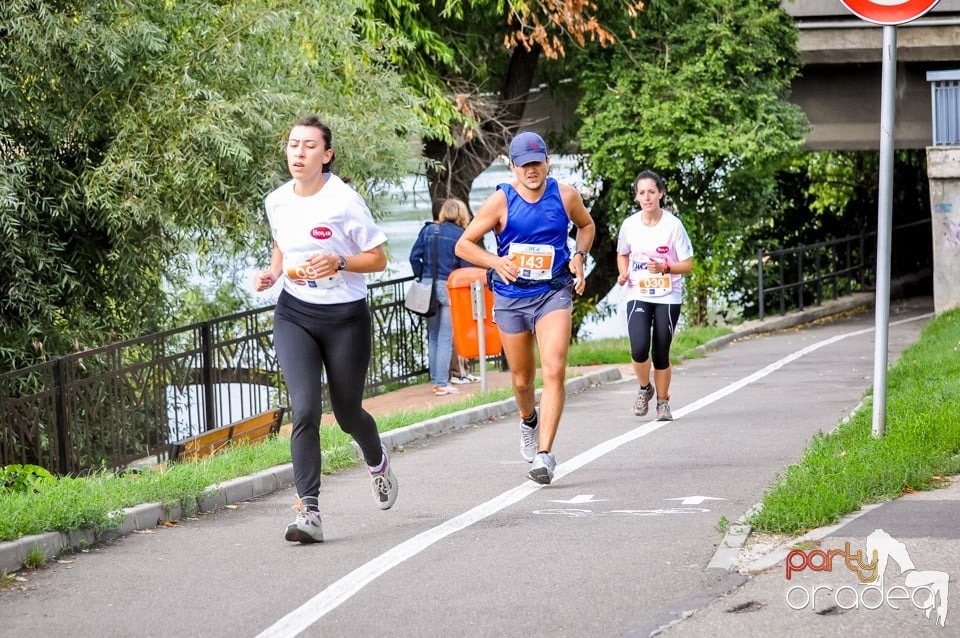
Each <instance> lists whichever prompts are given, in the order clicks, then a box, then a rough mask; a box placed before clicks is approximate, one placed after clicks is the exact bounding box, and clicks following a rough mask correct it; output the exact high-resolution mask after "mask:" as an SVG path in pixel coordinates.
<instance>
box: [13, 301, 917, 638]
mask: <svg viewBox="0 0 960 638" xmlns="http://www.w3.org/2000/svg"><path fill="white" fill-rule="evenodd" d="M930 310H931V308H930V307H929V299H926V300H920V301H919V302H918V301H913V302H909V303H900V304H894V305H893V307H892V308H891V321H892V322H893V323H892V325H891V328H890V335H889V347H890V360H891V362H892V361H894V360H895V358H896V356H897V355H898V354H899V353H900V352H901V351H902V349H903V348H905V347H906V346H908V345H909V344H910V343H912V342H913V341H914V340H915V339H916V338H917V336H918V334H919V331H920V329H921V327H922V325H923V323H924V319H923V317H925V316H928V313H929V312H930ZM873 350H874V341H873V315H872V314H871V313H862V314H859V315H855V316H852V317H848V318H844V319H840V320H836V321H832V322H829V323H823V324H819V325H809V326H806V327H804V328H802V329H797V330H789V331H783V332H779V333H774V334H770V335H766V336H763V337H757V338H748V339H744V340H741V341H737V342H734V343H731V344H728V345H726V346H724V347H722V348H720V349H719V350H717V351H715V352H712V353H710V354H709V355H708V356H707V357H706V358H704V359H699V360H692V361H689V362H687V363H685V364H684V365H682V366H680V367H678V368H676V369H675V371H674V383H673V388H672V392H673V401H672V405H673V409H674V415H675V417H676V420H675V421H674V422H672V423H666V424H665V423H658V422H654V421H652V420H651V417H650V416H648V417H646V418H643V419H638V418H636V417H634V416H632V414H631V413H630V405H631V403H632V400H633V396H634V394H635V391H636V384H635V381H634V380H633V379H625V380H624V381H623V382H619V383H610V384H606V385H602V386H597V387H593V388H590V389H588V390H585V391H583V392H580V393H578V394H575V395H572V396H569V397H568V403H567V409H566V412H565V414H564V417H563V421H562V423H561V427H560V432H559V436H558V438H557V443H556V447H555V451H556V453H557V458H558V461H559V462H560V464H561V465H560V466H559V467H558V475H557V478H556V480H555V482H554V484H553V485H551V486H547V487H542V486H538V485H536V484H534V483H531V482H529V481H527V480H525V479H524V475H525V472H526V470H527V468H528V465H527V464H526V463H524V462H523V461H522V460H521V459H520V454H519V449H518V447H519V442H518V436H517V433H516V423H515V421H514V420H513V419H512V418H507V419H503V420H500V421H496V422H483V423H477V424H474V425H472V426H470V427H468V428H465V429H462V430H459V431H456V432H454V433H449V434H444V435H442V436H438V437H433V438H429V439H425V440H422V441H418V442H414V443H411V444H408V445H407V446H406V447H405V448H404V449H403V450H402V451H398V452H396V453H395V454H394V456H393V460H394V468H395V471H396V473H397V476H398V479H399V481H400V486H401V491H400V497H399V500H398V501H397V504H396V506H395V507H394V508H393V509H392V510H389V511H386V512H382V511H380V510H378V509H377V508H376V506H375V505H374V503H373V500H372V497H371V496H370V495H369V491H368V489H369V485H368V484H369V479H368V478H367V476H366V473H365V471H363V470H350V471H344V472H339V473H337V474H334V475H331V476H328V477H325V480H324V486H323V489H322V492H321V507H322V513H323V516H324V532H325V536H326V538H327V541H326V542H325V543H323V544H320V545H310V546H300V545H295V544H290V543H286V542H284V541H283V536H282V535H283V528H284V525H285V524H286V523H287V522H288V520H290V519H292V516H293V511H292V510H291V509H290V507H291V504H292V502H293V490H292V488H288V489H284V490H282V491H280V492H278V493H275V494H270V495H268V496H264V497H261V498H257V499H254V500H251V501H247V502H243V503H239V504H237V507H236V509H225V510H219V511H217V512H215V513H212V514H207V515H202V516H201V517H200V518H198V519H196V520H188V521H184V522H182V523H180V524H178V525H176V526H174V527H170V528H158V529H156V530H148V531H147V532H146V533H134V534H132V535H129V536H126V537H123V538H121V539H120V540H118V541H117V542H116V543H114V544H112V545H108V546H104V547H99V548H96V549H94V550H91V551H89V552H84V553H81V554H77V555H73V556H69V557H67V558H66V559H65V560H64V561H62V562H60V563H55V564H54V565H53V566H52V567H51V568H49V569H46V570H43V571H41V572H40V573H38V574H37V575H34V576H32V577H31V578H30V581H29V586H28V587H27V588H26V590H25V591H7V592H2V593H0V618H2V621H0V634H2V635H10V636H18V637H28V636H49V635H95V636H133V635H138V636H260V635H262V636H293V635H298V634H299V635H303V636H324V637H328V636H367V635H375V634H379V633H383V632H387V633H390V634H393V635H399V636H441V635H469V636H547V635H550V636H607V635H635V636H647V635H649V634H650V633H651V632H652V631H655V630H656V629H657V628H658V627H662V626H664V625H666V624H667V623H670V622H671V621H674V620H676V619H677V618H680V617H681V616H682V615H683V614H684V613H686V612H689V611H690V610H694V609H698V608H701V607H704V606H705V605H707V603H709V602H710V601H711V600H715V599H716V598H717V597H718V596H719V595H721V594H722V593H723V592H725V591H728V590H729V589H730V588H731V587H733V586H734V585H737V584H739V583H742V581H743V580H744V577H742V576H740V575H739V574H737V573H736V572H731V571H725V570H717V569H707V565H708V564H709V563H710V561H711V559H712V558H713V556H714V554H715V552H716V549H717V546H718V544H719V543H720V542H721V540H722V538H723V536H722V534H721V533H720V531H718V523H720V521H721V519H722V518H725V519H726V520H728V521H733V520H736V519H737V518H739V517H741V516H742V515H743V514H744V513H745V512H746V511H747V510H749V509H750V508H751V507H752V506H753V505H754V504H756V503H757V502H758V501H759V500H760V498H761V496H762V494H763V491H764V490H765V489H766V488H767V487H768V486H769V485H770V484H771V482H772V481H773V480H774V479H775V477H776V476H777V474H778V473H780V472H782V471H783V469H784V468H785V467H786V466H788V465H789V464H790V463H792V462H794V461H796V460H797V459H799V457H800V456H801V454H802V452H803V450H804V448H805V447H806V445H807V443H808V442H809V440H810V438H811V436H813V435H814V434H815V433H816V432H818V431H821V430H829V429H831V428H833V427H834V426H835V425H836V424H837V422H838V421H839V420H840V419H842V418H843V417H844V416H846V415H848V414H850V412H851V411H852V410H853V409H854V408H855V407H856V406H857V405H858V403H859V401H860V398H861V397H862V395H863V393H864V391H865V390H866V389H869V388H870V387H871V376H872V367H873V364H872V361H873ZM680 626H681V627H682V624H681V625H680ZM707 631H708V630H707ZM691 635H700V634H691ZM702 635H708V634H702Z"/></svg>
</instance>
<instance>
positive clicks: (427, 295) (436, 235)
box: [403, 224, 440, 317]
mask: <svg viewBox="0 0 960 638" xmlns="http://www.w3.org/2000/svg"><path fill="white" fill-rule="evenodd" d="M439 255H440V224H436V225H435V226H434V228H433V279H432V280H431V281H430V285H429V286H428V285H427V284H425V283H423V280H422V279H415V280H414V281H412V282H411V283H410V287H409V288H407V294H406V295H405V296H404V298H403V305H404V307H405V308H406V309H407V310H409V311H410V312H413V313H416V314H418V315H420V316H422V317H432V316H433V315H435V314H437V310H438V309H439V304H438V302H437V264H438V260H439Z"/></svg>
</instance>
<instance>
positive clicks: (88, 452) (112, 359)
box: [0, 277, 428, 475]
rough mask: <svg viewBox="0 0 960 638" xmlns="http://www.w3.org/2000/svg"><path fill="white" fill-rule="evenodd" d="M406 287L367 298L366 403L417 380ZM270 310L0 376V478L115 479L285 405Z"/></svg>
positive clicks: (384, 288)
mask: <svg viewBox="0 0 960 638" xmlns="http://www.w3.org/2000/svg"><path fill="white" fill-rule="evenodd" d="M411 279H412V277H406V278H402V279H394V280H389V281H383V282H379V283H371V284H370V286H369V293H368V301H369V304H370V310H371V315H372V320H373V328H372V331H373V351H372V355H371V358H370V368H369V371H368V376H367V386H366V392H367V394H368V395H375V394H380V393H382V392H386V391H388V390H390V389H392V388H394V387H397V386H402V385H406V384H409V383H411V382H413V381H416V380H419V379H420V378H422V377H423V375H424V374H427V373H428V366H427V346H426V320H424V319H423V318H421V317H419V316H417V315H413V314H411V313H410V312H408V311H406V310H405V309H404V307H403V297H404V289H405V284H406V283H407V282H409V281H410V280H411ZM273 308H274V307H273V306H269V307H265V308H258V309H255V310H250V311H246V312H240V313H236V314H232V315H229V316H225V317H219V318H217V319H213V320H211V321H206V322H201V323H197V324H193V325H190V326H186V327H183V328H177V329H174V330H168V331H165V332H161V333H156V334H151V335H147V336H144V337H140V338H137V339H131V340H127V341H122V342H118V343H114V344H110V345H107V346H103V347H101V348H95V349H92V350H87V351H84V352H78V353H75V354H70V355H67V356H64V357H59V358H57V359H53V360H51V361H48V362H45V363H42V364H39V365H34V366H31V367H28V368H23V369H20V370H15V371H12V372H8V373H5V374H2V375H0V466H3V465H8V464H11V463H28V464H35V465H40V466H43V467H45V468H47V469H48V470H50V471H51V472H54V473H56V474H61V475H65V474H79V473H84V472H89V471H91V470H96V469H100V468H106V469H120V468H123V467H126V466H128V465H129V464H131V463H133V462H135V461H137V460H141V459H144V458H148V457H156V459H157V460H161V459H163V458H165V457H166V454H167V448H168V444H169V443H170V442H172V441H177V440H180V439H183V438H186V437H188V436H193V435H195V434H199V433H200V432H203V431H205V430H209V429H213V428H215V427H219V426H221V425H226V424H228V423H231V422H234V421H237V420H239V419H243V418H246V417H249V416H252V415H254V414H257V413H258V412H262V411H264V410H267V409H270V408H271V407H273V406H277V405H289V401H288V397H287V394H286V388H285V386H284V383H283V377H282V374H281V372H280V366H279V364H278V363H277V359H276V353H275V352H274V350H273ZM318 381H319V382H320V383H321V384H322V386H321V387H322V388H323V391H324V393H325V394H326V384H325V382H324V379H323V378H321V379H319V380H318ZM327 405H329V404H328V403H327Z"/></svg>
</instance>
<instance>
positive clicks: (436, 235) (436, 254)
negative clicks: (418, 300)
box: [430, 222, 440, 296]
mask: <svg viewBox="0 0 960 638" xmlns="http://www.w3.org/2000/svg"><path fill="white" fill-rule="evenodd" d="M439 259H440V224H439V223H437V222H434V227H433V279H432V280H431V283H430V287H431V289H432V290H431V294H432V295H434V296H436V294H437V267H438V261H439Z"/></svg>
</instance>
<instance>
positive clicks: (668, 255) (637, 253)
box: [617, 210, 693, 304]
mask: <svg viewBox="0 0 960 638" xmlns="http://www.w3.org/2000/svg"><path fill="white" fill-rule="evenodd" d="M642 215H643V213H634V214H633V215H631V216H630V217H627V218H626V219H625V220H623V224H622V225H621V226H620V235H619V236H618V238H617V253H618V254H620V255H628V257H629V260H630V270H629V276H628V278H627V282H626V283H625V284H624V286H626V287H627V293H626V294H627V297H628V298H629V299H642V300H643V301H649V302H653V303H665V304H678V303H680V301H681V300H682V298H683V275H674V274H669V275H661V274H654V273H651V272H649V271H648V270H647V263H648V262H649V261H650V259H651V258H653V259H655V260H664V259H665V260H666V261H667V262H668V263H671V264H675V263H677V262H678V261H684V260H686V259H689V258H690V257H693V245H692V244H691V243H690V237H689V236H688V235H687V230H686V229H685V228H684V227H683V223H682V222H681V221H680V220H679V219H678V218H677V217H676V216H675V215H674V214H673V213H671V212H670V211H667V210H665V211H663V216H662V217H661V218H660V221H659V222H657V223H656V225H654V226H646V225H645V224H644V223H643V219H642Z"/></svg>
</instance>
